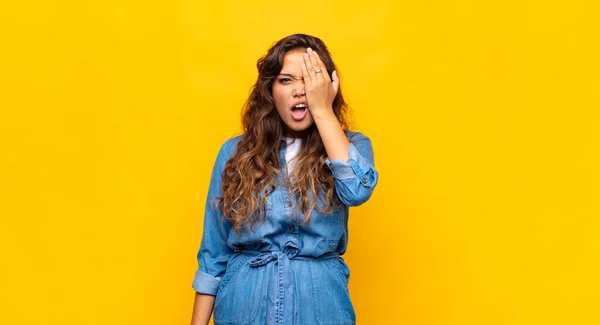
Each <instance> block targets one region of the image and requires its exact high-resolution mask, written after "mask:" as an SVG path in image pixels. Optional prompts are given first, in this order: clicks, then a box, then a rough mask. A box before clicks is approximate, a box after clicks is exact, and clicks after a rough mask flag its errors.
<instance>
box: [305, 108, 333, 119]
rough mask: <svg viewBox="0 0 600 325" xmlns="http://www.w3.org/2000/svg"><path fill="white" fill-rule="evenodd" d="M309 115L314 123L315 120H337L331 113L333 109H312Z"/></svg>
mask: <svg viewBox="0 0 600 325" xmlns="http://www.w3.org/2000/svg"><path fill="white" fill-rule="evenodd" d="M310 114H311V115H312V117H313V119H314V120H315V122H316V121H317V120H324V119H330V118H332V117H333V118H335V119H336V120H337V117H336V116H335V114H334V113H333V108H332V107H325V108H317V109H313V110H311V112H310Z"/></svg>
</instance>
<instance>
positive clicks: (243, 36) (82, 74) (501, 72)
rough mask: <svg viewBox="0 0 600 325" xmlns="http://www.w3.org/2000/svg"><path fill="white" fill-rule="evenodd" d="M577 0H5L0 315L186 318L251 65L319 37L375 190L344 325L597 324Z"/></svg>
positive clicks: (585, 55) (596, 125) (595, 246)
mask: <svg viewBox="0 0 600 325" xmlns="http://www.w3.org/2000/svg"><path fill="white" fill-rule="evenodd" d="M592 3H593V1H589V2H586V1H579V0H573V1H545V0H537V1H535V0H522V1H516V0H509V1H483V0H481V1H475V0H462V1H460V0H457V1H441V0H440V1H420V0H419V1H417V0H413V1H341V0H340V1H322V0H319V1H309V0H307V1H297V2H291V1H254V2H246V1H210V2H208V1H200V0H197V1H189V0H180V1H162V2H157V1H134V0H130V1H100V0H94V1H75V0H73V1H6V2H3V3H2V4H1V5H0V41H1V45H0V46H1V47H0V48H1V49H2V50H1V52H0V107H1V117H0V130H1V134H0V173H1V174H0V184H1V185H0V216H1V222H2V224H1V226H0V252H1V255H0V263H1V267H0V272H1V274H0V299H1V301H0V324H187V323H189V319H190V315H191V311H192V298H193V295H194V293H193V289H192V288H191V281H192V278H193V275H194V271H195V270H196V260H195V254H196V251H197V249H198V245H199V243H200V235H201V227H202V217H203V207H204V199H205V195H206V191H207V185H208V180H209V176H210V170H211V168H212V164H213V162H214V159H215V157H216V153H217V151H218V148H219V146H220V144H221V143H222V142H223V141H224V140H225V139H227V138H228V137H230V136H233V135H235V134H237V133H238V132H239V131H240V119H239V114H240V109H241V105H242V103H243V102H244V100H245V98H246V96H247V95H248V90H249V88H250V86H251V85H252V84H253V82H254V80H255V78H256V69H255V63H256V60H257V59H258V58H259V57H260V56H261V55H263V54H264V53H265V51H266V50H267V48H268V47H269V46H270V45H271V44H272V43H273V42H274V41H276V40H278V39H280V38H282V37H284V36H287V35H288V34H291V33H296V32H303V33H309V34H314V35H316V36H319V37H321V38H322V39H323V40H324V41H325V42H326V44H327V45H328V46H329V47H330V50H331V52H332V54H333V56H334V59H335V60H336V62H337V64H338V65H339V70H340V76H341V80H342V89H343V90H344V93H345V95H346V96H347V99H348V101H349V103H350V105H351V106H352V108H353V115H354V122H355V124H354V125H355V128H356V129H357V130H359V131H362V132H364V133H366V134H367V135H369V136H370V137H371V139H372V141H373V143H374V148H375V156H376V167H377V168H378V170H379V172H380V182H379V185H378V187H377V188H376V190H375V193H374V196H373V197H372V199H371V200H370V201H369V202H368V203H367V204H365V205H364V206H361V207H359V208H355V209H353V210H352V211H351V219H350V232H351V233H350V245H349V250H348V253H347V255H346V256H345V258H346V261H347V263H348V264H349V266H350V269H351V272H352V276H351V280H350V292H351V295H352V299H353V302H354V304H355V308H356V312H357V317H358V324H407V325H417V324H418V325H425V324H427V325H429V324H431V325H445V324H457V325H458V324H460V325H471V324H473V325H475V324H477V325H481V324H486V325H492V324H545V325H548V324H561V325H562V324H599V323H600V315H599V314H600V311H599V310H600V283H599V280H598V277H599V274H600V262H599V261H600V239H599V237H600V236H599V235H600V221H599V220H598V217H599V216H600V202H599V201H600V171H599V167H600V156H599V153H598V152H599V147H600V131H599V130H600V114H599V113H598V109H599V108H600V105H599V104H600V81H599V80H600V78H599V72H600V65H599V63H598V60H599V58H600V51H599V46H598V34H599V33H598V32H599V25H598V23H596V22H594V20H597V19H598V16H599V11H598V8H597V5H593V4H592Z"/></svg>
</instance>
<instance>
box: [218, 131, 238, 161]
mask: <svg viewBox="0 0 600 325" xmlns="http://www.w3.org/2000/svg"><path fill="white" fill-rule="evenodd" d="M243 136H244V135H238V136H235V137H232V138H229V139H227V140H225V142H223V143H222V144H221V149H219V157H218V159H219V160H223V161H227V160H229V159H230V158H231V157H233V155H234V154H235V150H236V148H237V145H238V143H239V142H240V140H242V138H243Z"/></svg>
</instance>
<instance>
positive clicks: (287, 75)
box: [278, 73, 304, 79]
mask: <svg viewBox="0 0 600 325" xmlns="http://www.w3.org/2000/svg"><path fill="white" fill-rule="evenodd" d="M281 76H286V77H291V78H292V79H304V78H302V77H294V76H293V75H292V74H291V73H280V74H279V75H278V77H281Z"/></svg>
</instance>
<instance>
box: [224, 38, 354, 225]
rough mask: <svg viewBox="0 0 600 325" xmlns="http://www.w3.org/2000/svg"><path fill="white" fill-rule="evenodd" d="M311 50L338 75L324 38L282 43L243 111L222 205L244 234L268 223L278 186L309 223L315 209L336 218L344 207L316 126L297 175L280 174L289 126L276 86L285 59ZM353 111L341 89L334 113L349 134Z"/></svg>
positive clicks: (308, 134)
mask: <svg viewBox="0 0 600 325" xmlns="http://www.w3.org/2000/svg"><path fill="white" fill-rule="evenodd" d="M307 47H310V48H312V49H313V50H315V51H317V53H319V56H320V58H321V61H323V63H324V64H325V67H326V69H327V73H328V74H329V76H330V77H331V74H332V73H333V71H334V70H337V69H336V68H335V64H334V63H333V60H332V59H331V54H330V53H329V51H328V50H327V47H326V46H325V44H324V43H323V41H321V40H320V39H319V38H317V37H314V36H310V35H305V34H295V35H290V36H288V37H285V38H283V39H281V40H279V41H278V42H276V43H275V44H274V45H273V46H272V47H271V48H270V49H269V50H268V52H267V54H266V55H265V56H263V57H261V58H260V59H259V60H258V62H257V64H256V66H257V68H258V78H257V80H256V83H255V84H254V85H253V86H252V88H251V92H250V96H249V97H248V99H247V100H246V103H245V104H244V106H243V110H242V125H243V128H244V135H243V137H242V138H241V140H240V142H239V143H238V145H237V148H236V151H235V154H234V155H233V157H232V158H231V159H230V160H229V161H227V163H226V165H225V169H224V171H223V174H222V175H221V176H222V187H223V197H222V198H218V199H217V203H218V208H219V209H220V210H221V211H222V212H223V216H224V218H225V219H226V220H230V221H231V222H232V224H233V228H234V230H235V231H236V233H238V234H239V233H240V232H241V230H242V229H243V228H245V227H249V228H250V229H252V228H253V226H254V225H256V224H257V222H264V220H265V211H266V210H265V208H266V205H267V196H268V195H269V194H270V193H272V192H273V191H274V190H275V187H276V186H277V185H281V184H283V185H285V186H287V187H288V189H289V191H290V194H291V195H292V196H293V197H294V198H295V202H296V208H300V209H301V211H302V213H303V215H304V217H305V221H304V222H305V223H306V222H308V220H309V219H310V215H311V212H312V211H313V210H314V209H315V208H316V209H317V210H319V211H321V212H324V213H331V212H332V211H333V210H334V209H335V208H336V207H337V206H338V205H339V204H340V202H339V200H338V199H337V196H336V195H335V189H334V180H333V176H332V174H331V170H330V169H329V167H327V165H326V164H325V159H326V158H327V152H326V151H325V147H324V145H323V142H322V141H321V137H320V135H319V132H318V129H317V127H316V125H315V124H314V123H313V125H312V126H310V127H309V128H308V130H306V131H304V132H302V136H303V139H302V145H301V148H300V151H299V152H298V155H297V156H296V159H297V160H296V164H295V167H294V170H293V171H292V173H291V174H290V175H288V176H289V177H287V178H285V177H283V176H284V175H282V173H281V172H280V167H281V164H282V162H281V161H280V160H279V150H280V148H281V146H282V145H283V144H282V140H283V139H284V136H285V135H286V128H287V126H286V125H285V124H284V123H283V120H282V119H281V117H280V116H279V114H278V113H277V109H276V108H275V102H274V99H273V92H272V86H273V82H274V80H275V79H276V77H277V76H278V75H279V73H280V72H281V68H282V66H283V59H284V56H285V55H286V54H287V53H288V52H290V51H292V50H295V49H305V48H307ZM347 110H348V106H347V104H346V102H345V101H344V97H343V96H342V91H341V88H340V89H339V90H338V93H337V95H336V97H335V99H334V101H333V112H334V113H335V116H336V117H337V119H338V121H339V122H340V124H341V126H342V128H343V129H344V130H347V129H348V121H347V117H346V112H347Z"/></svg>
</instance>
